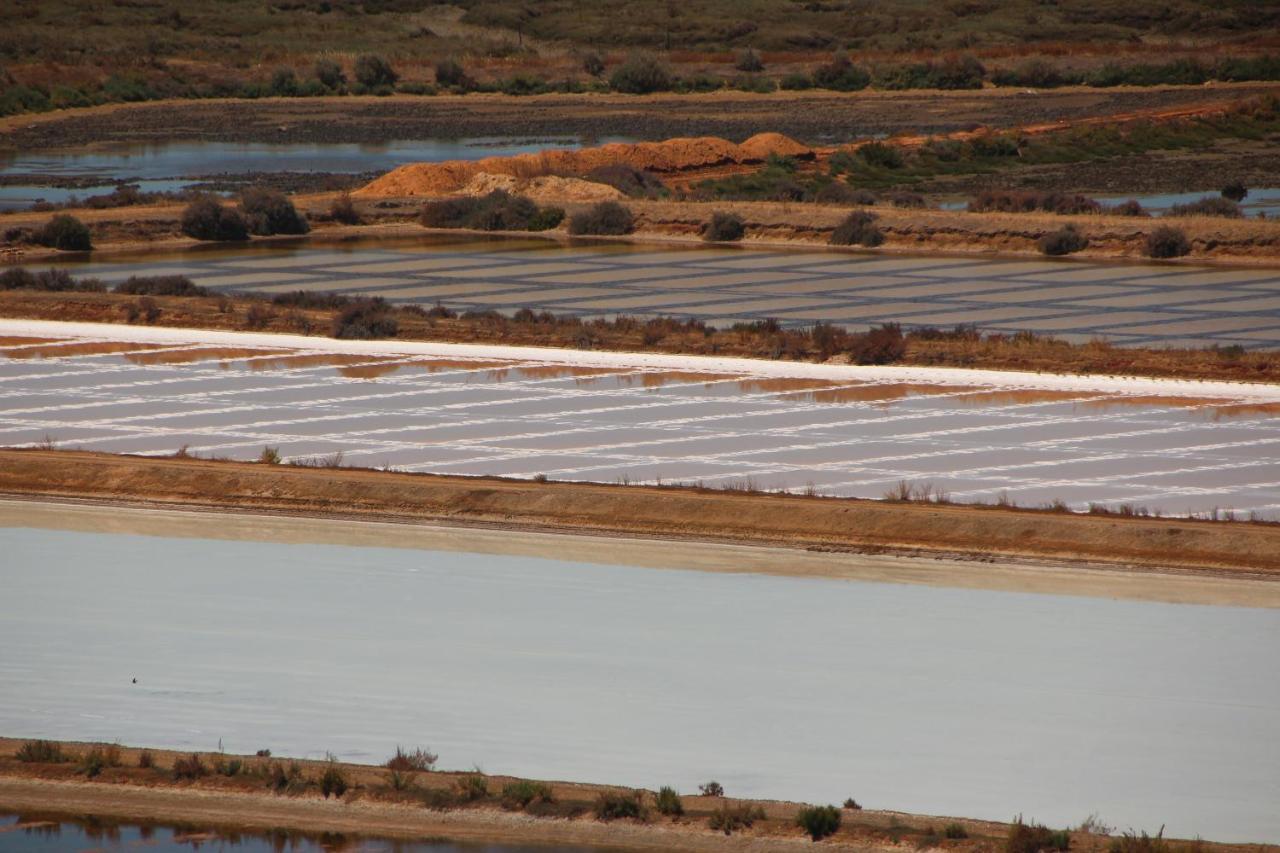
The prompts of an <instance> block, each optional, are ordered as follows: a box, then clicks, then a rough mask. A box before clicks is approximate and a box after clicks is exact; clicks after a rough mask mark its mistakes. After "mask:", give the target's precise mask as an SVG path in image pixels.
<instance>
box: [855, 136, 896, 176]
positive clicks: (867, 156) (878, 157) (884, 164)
mask: <svg viewBox="0 0 1280 853" xmlns="http://www.w3.org/2000/svg"><path fill="white" fill-rule="evenodd" d="M854 153H855V154H856V155H857V156H858V157H860V158H861V159H862V160H864V161H866V163H867V165H869V166H876V167H878V168H881V169H901V168H902V166H903V160H902V152H901V151H899V150H898V149H897V148H895V147H894V146H892V145H886V144H885V143H883V142H868V143H867V144H866V145H863V146H861V147H860V148H858V150H857V151H856V152H854Z"/></svg>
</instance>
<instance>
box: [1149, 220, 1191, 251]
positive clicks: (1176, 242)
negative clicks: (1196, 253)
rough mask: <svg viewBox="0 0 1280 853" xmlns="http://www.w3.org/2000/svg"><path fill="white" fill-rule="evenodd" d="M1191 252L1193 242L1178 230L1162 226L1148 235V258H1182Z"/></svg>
mask: <svg viewBox="0 0 1280 853" xmlns="http://www.w3.org/2000/svg"><path fill="white" fill-rule="evenodd" d="M1190 251H1191V241H1190V240H1188V239H1187V235H1186V234H1185V233H1183V231H1182V230H1180V229H1178V228H1170V227H1169V226H1168V225H1161V226H1160V227H1159V228H1157V229H1156V230H1154V231H1152V232H1151V233H1150V234H1148V235H1147V257H1149V258H1180V257H1182V256H1183V255H1185V254H1187V253H1189V252H1190Z"/></svg>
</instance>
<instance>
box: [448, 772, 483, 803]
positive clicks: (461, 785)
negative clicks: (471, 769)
mask: <svg viewBox="0 0 1280 853" xmlns="http://www.w3.org/2000/svg"><path fill="white" fill-rule="evenodd" d="M454 787H455V788H456V789H457V792H458V796H459V797H461V798H462V800H463V801H464V802H468V803H470V802H475V801H476V800H483V799H485V798H486V797H488V796H489V780H487V779H485V778H484V777H483V776H481V775H480V774H479V773H474V774H471V775H469V776H463V777H462V778H460V779H458V780H457V782H455V783H454Z"/></svg>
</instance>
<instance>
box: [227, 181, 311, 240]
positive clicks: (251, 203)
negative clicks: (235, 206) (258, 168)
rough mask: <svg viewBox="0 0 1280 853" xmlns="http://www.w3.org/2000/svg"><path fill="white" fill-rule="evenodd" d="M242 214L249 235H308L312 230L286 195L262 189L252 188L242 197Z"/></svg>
mask: <svg viewBox="0 0 1280 853" xmlns="http://www.w3.org/2000/svg"><path fill="white" fill-rule="evenodd" d="M240 212H241V214H242V215H243V216H244V219H245V222H246V223H247V224H248V226H249V233H251V234H257V235H258V236H260V237H269V236H271V235H272V234H306V233H307V232H308V231H310V230H311V226H310V225H308V224H307V219H306V217H304V216H303V215H302V214H300V213H298V209H297V208H295V207H294V206H293V202H291V201H289V199H288V198H286V197H285V195H284V193H281V192H277V191H276V190H269V189H264V188H262V187H250V188H249V189H247V190H245V191H244V192H243V193H242V194H241V196H240Z"/></svg>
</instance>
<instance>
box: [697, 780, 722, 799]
mask: <svg viewBox="0 0 1280 853" xmlns="http://www.w3.org/2000/svg"><path fill="white" fill-rule="evenodd" d="M698 793H700V794H702V796H704V797H723V796H724V786H723V785H721V784H720V783H719V782H717V781H716V780H714V779H712V780H711V781H710V782H706V783H704V784H702V785H699V786H698Z"/></svg>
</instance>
